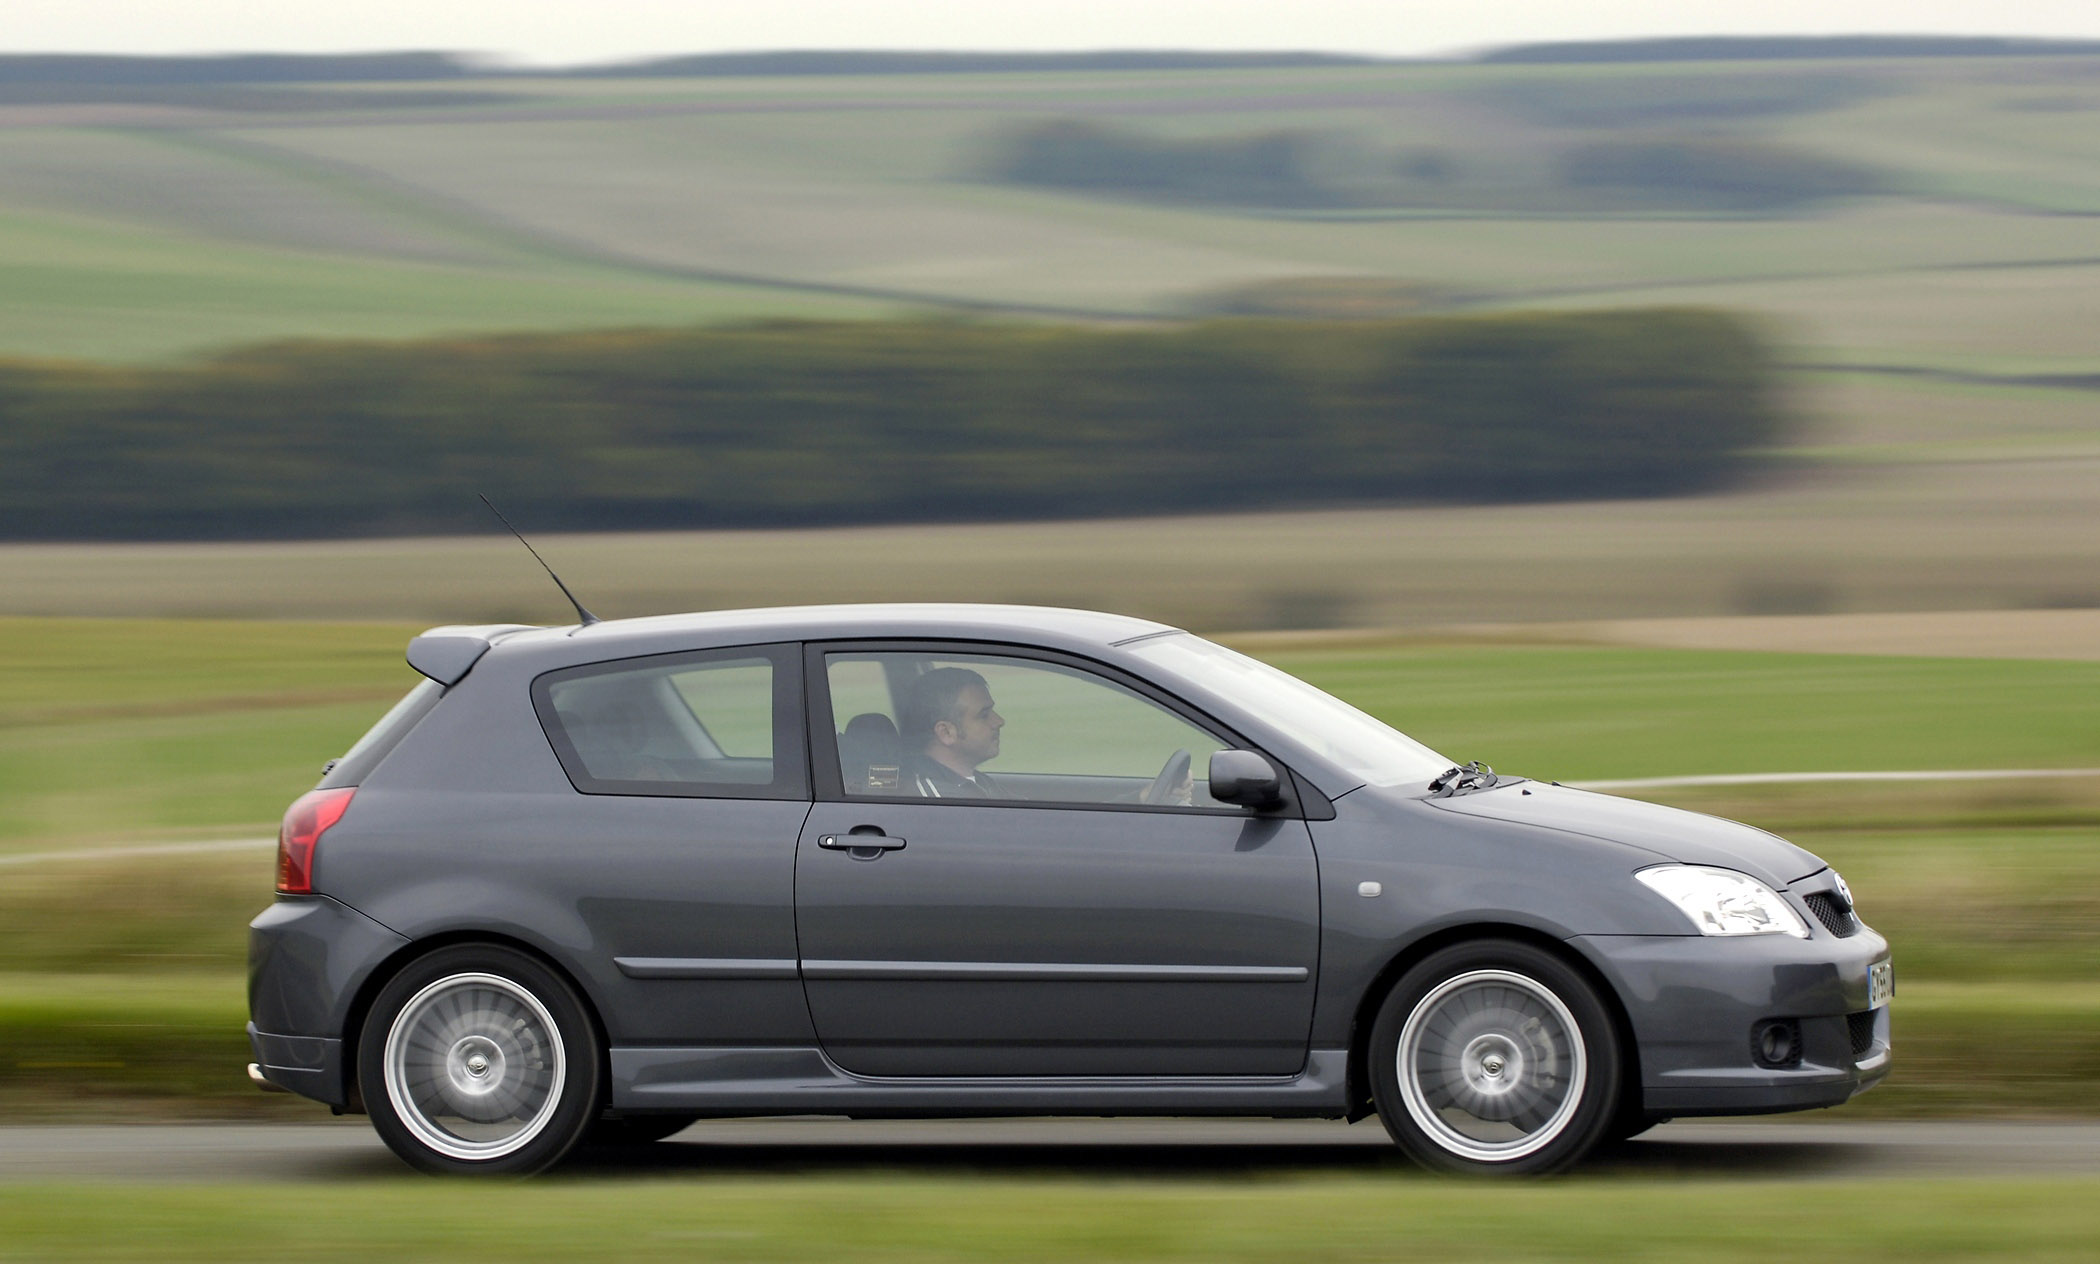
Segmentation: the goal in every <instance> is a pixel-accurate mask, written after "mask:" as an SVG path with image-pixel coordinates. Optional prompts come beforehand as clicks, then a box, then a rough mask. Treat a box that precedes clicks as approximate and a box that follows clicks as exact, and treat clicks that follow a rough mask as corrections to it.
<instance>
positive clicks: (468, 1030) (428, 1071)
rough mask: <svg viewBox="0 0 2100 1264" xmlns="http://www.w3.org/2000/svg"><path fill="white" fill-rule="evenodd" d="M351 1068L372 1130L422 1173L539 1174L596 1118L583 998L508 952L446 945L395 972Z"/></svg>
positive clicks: (596, 1074) (595, 1077) (595, 1071)
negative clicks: (447, 946)
mask: <svg viewBox="0 0 2100 1264" xmlns="http://www.w3.org/2000/svg"><path fill="white" fill-rule="evenodd" d="M357 1065H358V1084H359V1087H360V1088H361V1089H362V1091H363V1093H364V1100H365V1105H366V1109H368V1110H369V1111H370V1112H371V1116H372V1126H373V1128H374V1129H375V1130H377V1131H378V1133H379V1135H380V1138H381V1139H382V1140H384V1141H385V1142H386V1143H387V1145H388V1147H389V1148H391V1149H392V1150H393V1151H394V1153H396V1154H398V1155H400V1156H401V1157H402V1159H404V1160H405V1161H407V1162H408V1163H409V1164H410V1165H411V1166H413V1167H416V1168H420V1169H421V1170H423V1171H425V1172H489V1173H507V1174H514V1175H515V1174H523V1173H529V1172H537V1171H540V1170H541V1169H543V1168H546V1167H549V1166H551V1165H553V1164H554V1163H556V1162H558V1161H559V1160H560V1159H561V1158H562V1156H563V1155H565V1154H567V1153H568V1152H569V1151H570V1150H571V1149H573V1148H574V1147H575V1145H576V1143H577V1142H578V1140H580V1139H581V1138H582V1136H583V1134H584V1132H585V1130H586V1129H587V1128H589V1126H590V1125H591V1123H592V1122H593V1121H594V1120H596V1119H597V1117H598V1110H599V1095H600V1093H601V1091H602V1090H601V1085H602V1076H601V1074H600V1070H599V1066H600V1058H599V1053H598V1047H597V1040H596V1037H595V1035H594V1034H593V1029H592V1027H591V1022H590V1018H589V1016H588V1014H587V1013H586V1011H585V1009H584V1004H583V1001H582V1000H581V999H580V998H579V997H578V996H577V995H576V992H575V990H574V989H573V988H571V987H570V986H569V985H568V984H567V983H566V982H564V981H563V980H562V979H561V977H560V976H558V975H556V974H555V973H554V972H553V971H552V970H550V969H548V968H547V967H546V966H544V965H542V964H540V963H539V962H538V961H536V960H534V959H533V958H531V957H528V956H526V955H525V954H524V953H521V952H518V951H516V950H514V949H509V948H500V947H496V946H493V945H461V946H458V947H454V948H445V949H441V950H439V951H437V952H434V953H432V954H430V955H429V956H427V957H424V958H422V959H421V960H419V961H417V962H415V963H414V964H412V965H410V966H409V967H408V968H407V969H405V970H403V971H402V972H401V973H400V974H398V975H396V976H394V978H393V979H392V980H391V981H389V982H388V983H387V985H386V986H385V987H384V988H382V989H381V990H380V993H379V996H378V997H377V998H376V999H375V1000H374V1001H373V1004H372V1013H371V1017H370V1018H369V1020H368V1021H367V1022H366V1023H365V1029H364V1035H363V1038H362V1039H361V1040H360V1042H359V1047H358V1061H357Z"/></svg>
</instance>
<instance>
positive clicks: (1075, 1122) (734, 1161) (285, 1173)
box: [0, 1119, 2100, 1183]
mask: <svg viewBox="0 0 2100 1264" xmlns="http://www.w3.org/2000/svg"><path fill="white" fill-rule="evenodd" d="M407 1170H408V1169H407V1168H406V1167H404V1166H403V1165H402V1164H401V1163H400V1162H399V1161H398V1160H396V1159H395V1158H394V1157H393V1156H392V1155H391V1154H389V1153H388V1152H387V1150H386V1149H385V1147H384V1146H382V1145H381V1144H380V1142H379V1140H378V1138H377V1137H375V1136H374V1135H373V1133H372V1130H371V1128H370V1127H369V1126H367V1125H366V1124H365V1123H364V1122H363V1121H362V1120H357V1121H351V1120H343V1121H339V1122H329V1123H314V1124H139V1125H95V1126H79V1127H33V1126H30V1127H5V1128H0V1183H16V1182H22V1181H32V1180H75V1179H88V1180H104V1179H106V1180H120V1181H214V1182H216V1181H325V1180H340V1179H343V1178H347V1177H370V1176H386V1175H392V1174H400V1173H405V1172H407ZM563 1170H564V1171H565V1172H567V1173H569V1174H571V1175H579V1176H580V1175H590V1174H600V1175H606V1176H628V1175H650V1176H693V1175H706V1174H720V1173H736V1174H742V1175H781V1176H787V1175H798V1174H810V1175H826V1176H842V1175H853V1174H860V1173H870V1172H877V1171H879V1172H884V1173H900V1174H909V1175H934V1176H958V1175H967V1174H971V1173H1004V1174H1010V1175H1022V1176H1028V1175H1073V1174H1079V1175H1099V1176H1108V1177H1117V1178H1123V1179H1128V1178H1132V1177H1140V1178H1144V1177H1156V1178H1161V1179H1170V1180H1171V1179H1175V1178H1192V1177H1210V1176H1225V1175H1241V1174H1248V1173H1259V1172H1264V1171H1297V1172H1304V1171H1307V1170H1317V1171H1332V1172H1349V1173H1374V1172H1391V1173H1394V1174H1396V1175H1404V1174H1406V1173H1408V1172H1411V1171H1412V1170H1413V1169H1412V1168H1411V1167H1410V1166H1409V1165H1408V1163H1407V1162H1406V1160H1405V1159H1403V1158H1401V1156H1400V1155H1399V1153H1398V1152H1397V1151H1396V1150H1394V1149H1393V1147H1392V1145H1391V1143H1390V1142H1388V1141H1387V1140H1386V1136H1385V1132H1384V1130H1383V1129H1381V1128H1380V1127H1379V1126H1378V1123H1377V1121H1376V1120H1365V1121H1364V1122H1363V1123H1360V1124H1355V1125H1348V1124H1340V1123H1332V1122H1327V1121H1297V1120H1201V1119H1115V1120H1106V1119H1071V1120H1058V1119H1048V1120H1046V1119H1024V1120H1011V1119H992V1120H899V1121H874V1120H863V1121H858V1122H849V1121H844V1120H837V1119H771V1120H724V1121H704V1122H701V1123H698V1124H695V1125H693V1126H692V1127H691V1128H688V1129H687V1130H686V1131H685V1132H683V1133H681V1134H679V1136H677V1137H676V1138H673V1139H672V1140H670V1141H666V1142H661V1143H659V1144H657V1145H653V1146H647V1147H641V1148H638V1149H636V1150H632V1151H628V1152H625V1153H621V1154H612V1155H586V1156H584V1157H583V1158H581V1159H579V1160H577V1161H574V1162H572V1163H571V1164H570V1165H569V1166H568V1167H566V1168H564V1169H563ZM1586 1170H1588V1171H1592V1172H1598V1173H1612V1174H1618V1175H1634V1176H1647V1177H1658V1178H1670V1177H1721V1178H1727V1177H1739V1178H1743V1179H1752V1180H1815V1181H1828V1180H1833V1179H1838V1180H1843V1179H1852V1178H1865V1177H1883V1176H2005V1177H2018V1176H2039V1175H2047V1174H2051V1173H2100V1123H2083V1122H2081V1123H1994V1122H1966V1121H1965V1122H1952V1123H1851V1122H1838V1121H1827V1122H1826V1121H1820V1120H1819V1121H1815V1122H1798V1123H1797V1122H1687V1123H1673V1124H1665V1125H1663V1126H1662V1127H1660V1128H1657V1129H1655V1130H1653V1131H1651V1132H1650V1133H1648V1134H1646V1135H1645V1136H1643V1137H1641V1138H1639V1139H1637V1140H1635V1141H1632V1142H1629V1143H1627V1144H1626V1145H1625V1146H1623V1147H1622V1148H1620V1149H1618V1150H1616V1151H1613V1152H1612V1153H1610V1154H1608V1155H1606V1156H1604V1157H1602V1158H1600V1159H1598V1160H1596V1161H1594V1162H1592V1163H1591V1164H1590V1166H1589V1167H1588V1168H1587V1169H1586Z"/></svg>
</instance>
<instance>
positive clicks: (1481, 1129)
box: [1371, 940, 1621, 1173]
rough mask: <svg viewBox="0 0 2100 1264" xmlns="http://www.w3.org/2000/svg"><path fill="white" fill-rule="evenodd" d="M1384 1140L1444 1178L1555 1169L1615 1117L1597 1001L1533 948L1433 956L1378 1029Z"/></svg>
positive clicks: (1603, 1015)
mask: <svg viewBox="0 0 2100 1264" xmlns="http://www.w3.org/2000/svg"><path fill="white" fill-rule="evenodd" d="M1371 1061H1372V1065H1371V1089H1372V1098H1373V1101H1374V1102H1375V1103H1376V1104H1377V1107H1378V1117H1379V1119H1380V1120H1381V1121H1383V1122H1384V1124H1385V1126H1386V1131H1388V1132H1390V1133H1391V1134H1392V1136H1393V1139H1394V1140H1395V1141H1397V1142H1398V1143H1399V1144H1400V1147H1401V1149H1403V1150H1405V1151H1406V1152H1407V1153H1408V1155H1409V1156H1410V1157H1412V1158H1413V1159H1415V1160H1416V1161H1417V1162H1419V1163H1421V1164H1423V1165H1424V1166H1426V1167H1430V1168H1434V1169H1436V1170H1439V1171H1445V1172H1466V1173H1485V1172H1512V1173H1538V1172H1550V1171H1554V1170H1557V1169H1560V1168H1563V1167H1566V1166H1568V1165H1570V1164H1572V1163H1574V1162H1576V1161H1577V1160H1579V1159H1580V1158H1582V1156H1584V1155H1585V1154H1587V1153H1589V1152H1590V1150H1591V1149H1593V1148H1594V1147H1595V1146H1596V1145H1597V1144H1598V1142H1600V1141H1601V1140H1603V1139H1604V1138H1605V1136H1606V1134H1607V1133H1608V1132H1609V1131H1610V1129H1611V1126H1612V1123H1613V1121H1614V1120H1615V1119H1616V1118H1617V1117H1618V1097H1619V1084H1620V1077H1621V1054H1620V1049H1619V1040H1618V1035H1617V1032H1616V1030H1615V1029H1614V1028H1613V1025H1612V1022H1611V1016H1610V1014H1609V1013H1608V1012H1607V1011H1606V1009H1605V1007H1604V1002H1603V1001H1602V1000H1601V999H1600V998H1599V997H1598V995H1597V991H1596V989H1595V988H1594V987H1592V986H1591V985H1590V983H1589V982H1588V981H1587V980H1586V979H1584V978H1583V976H1582V975H1581V974H1579V973H1577V972H1576V970H1575V969H1574V968H1572V967H1571V966H1569V965H1568V964H1567V963H1566V962H1564V961H1562V960H1561V959H1560V958H1558V957H1555V956H1553V955H1552V954H1551V953H1548V952H1545V951H1543V950H1541V949H1539V948H1535V947H1533V946H1531V945H1529V944H1522V943H1516V942H1512V941H1508V940H1481V941H1476V942H1473V943H1465V944H1457V945H1454V946H1452V947H1450V948H1445V949H1443V950H1441V951H1439V952H1437V953H1434V954H1432V955H1431V956H1429V957H1428V958H1426V959H1425V960H1423V961H1422V962H1421V963H1420V964H1418V965H1417V966H1415V967H1414V969H1412V970H1409V971H1408V972H1407V973H1406V974H1405V975H1404V976H1402V977H1401V979H1400V981H1399V982H1398V983H1397V984H1395V985H1394V986H1393V990H1392V992H1391V993H1390V994H1388V995H1387V997H1386V1000H1385V1003H1384V1005H1383V1006H1382V1007H1381V1008H1380V1010H1379V1013H1378V1018H1377V1021H1376V1022H1375V1023H1374V1025H1373V1026H1372V1029H1371Z"/></svg>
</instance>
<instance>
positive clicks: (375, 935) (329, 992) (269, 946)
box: [248, 895, 408, 1106]
mask: <svg viewBox="0 0 2100 1264" xmlns="http://www.w3.org/2000/svg"><path fill="white" fill-rule="evenodd" d="M407 943H408V940H406V939H404V938H402V937H401V936H400V935H397V934H395V933H394V932H393V931H390V930H388V929H387V928H386V927H384V926H381V925H380V924H379V923H378V922H375V921H373V920H372V919H371V918H369V917H366V916H365V915H364V914H362V913H359V912H358V911H357V910H355V909H353V908H350V907H348V906H347V905H343V904H339V903H337V902H336V901H334V900H331V899H329V898H327V897H326V896H318V895H316V896H299V897H293V898H280V899H279V900H278V901H277V902H276V903H274V904H272V905H271V906H270V907H269V908H266V909H264V910H263V911H262V913H261V914H260V915H259V916H257V917H256V919H255V920H254V921H253V922H250V923H249V925H248V1014H249V1017H250V1019H251V1020H252V1021H250V1022H249V1024H248V1043H249V1045H250V1046H251V1047H252V1048H253V1049H254V1051H255V1062H256V1066H257V1067H258V1068H259V1069H260V1070H261V1072H262V1075H263V1077H264V1078H265V1079H267V1080H269V1081H270V1082H271V1083H272V1084H276V1085H278V1086H280V1087H282V1088H286V1089H289V1090H290V1091H292V1092H294V1093H298V1094H300V1095H301V1096H304V1097H311V1098H313V1099H314V1100H315V1101H320V1102H326V1103H328V1104H329V1105H331V1106H342V1105H344V1104H345V1103H346V1102H347V1100H348V1089H349V1085H348V1082H347V1077H346V1076H345V1074H344V1072H345V1071H346V1069H347V1067H346V1063H345V1060H344V1050H343V1039H344V1037H345V1035H346V1034H348V1033H347V1030H346V1029H347V1027H348V1025H349V1023H350V1021H351V1019H352V1013H351V1010H352V1007H353V1005H354V1004H355V1003H356V999H357V993H358V989H359V988H360V987H362V986H363V985H364V983H365V981H366V980H367V979H370V978H371V977H372V972H373V971H374V970H375V969H377V968H378V967H379V965H380V964H381V963H383V962H384V961H385V960H386V959H387V958H388V957H390V956H392V955H393V954H394V953H396V952H398V951H399V950H400V949H401V948H403V947H405V946H406V945H407Z"/></svg>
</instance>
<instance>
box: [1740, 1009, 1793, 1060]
mask: <svg viewBox="0 0 2100 1264" xmlns="http://www.w3.org/2000/svg"><path fill="white" fill-rule="evenodd" d="M1750 1057H1751V1060H1752V1061H1754V1062H1756V1063H1757V1065H1759V1066H1761V1067H1763V1068H1764V1069H1766V1070H1768V1071H1791V1070H1793V1069H1794V1068H1795V1067H1798V1066H1800V1065H1801V1023H1800V1020H1798V1019H1793V1018H1768V1019H1766V1020H1765V1021H1763V1022H1761V1023H1759V1024H1757V1025H1756V1026H1754V1027H1752V1028H1751V1029H1750Z"/></svg>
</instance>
